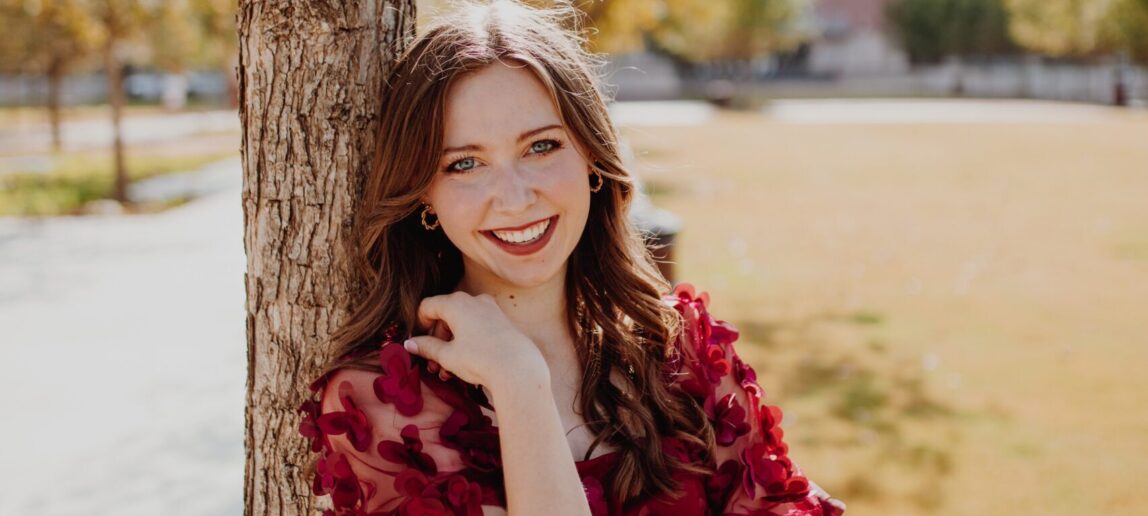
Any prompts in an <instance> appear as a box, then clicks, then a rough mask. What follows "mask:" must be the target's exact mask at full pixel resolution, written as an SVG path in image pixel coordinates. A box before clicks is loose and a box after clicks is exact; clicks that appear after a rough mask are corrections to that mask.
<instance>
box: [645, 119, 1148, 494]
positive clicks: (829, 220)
mask: <svg viewBox="0 0 1148 516" xmlns="http://www.w3.org/2000/svg"><path fill="white" fill-rule="evenodd" d="M623 132H624V134H625V135H626V137H627V138H628V140H629V141H630V142H631V144H632V145H633V147H634V149H635V151H636V152H637V155H638V161H637V164H636V168H637V172H638V173H639V174H641V175H642V177H643V178H644V180H645V181H646V182H647V183H648V187H649V189H650V190H651V191H652V192H653V193H654V194H655V195H654V198H655V202H656V203H657V204H658V205H659V206H660V207H663V208H667V209H669V210H671V211H673V212H675V213H676V214H678V215H680V216H681V217H682V218H683V219H684V221H685V227H684V230H683V232H682V233H681V234H680V235H679V238H678V246H677V249H676V253H677V255H676V258H677V262H678V266H677V274H678V279H680V280H685V281H689V282H692V283H694V284H695V285H697V286H698V288H699V289H700V290H707V291H709V292H710V294H711V296H712V298H713V301H712V309H713V312H714V314H715V315H716V316H717V317H719V318H722V319H726V320H729V321H731V322H733V323H734V324H735V325H736V326H738V327H739V328H740V329H741V330H742V340H741V344H740V347H739V350H740V352H741V353H742V355H743V356H745V357H747V358H748V359H749V360H750V361H751V362H752V363H753V364H754V365H755V367H757V369H758V371H759V375H760V376H761V377H762V378H761V380H762V384H763V386H764V387H765V388H766V390H767V392H768V393H769V399H770V400H771V401H772V402H774V403H777V404H779V405H781V406H782V407H783V409H785V412H786V423H785V428H786V432H787V436H788V437H787V439H788V440H789V441H790V444H791V448H792V452H791V453H792V456H793V457H794V459H795V460H796V461H797V462H798V463H800V464H802V465H803V467H804V468H805V470H806V471H807V473H808V474H809V476H810V477H811V478H813V479H814V480H816V481H818V482H819V483H821V484H822V485H823V486H825V487H826V488H827V489H828V490H829V491H830V492H831V493H833V494H835V495H837V496H839V497H841V498H843V499H844V500H845V501H846V502H847V503H849V504H850V512H851V513H852V514H921V513H940V514H969V515H973V514H976V515H982V514H1022V513H1023V514H1034V513H1039V514H1064V515H1069V514H1106V513H1113V514H1120V513H1124V514H1128V513H1136V512H1139V511H1143V510H1145V509H1144V508H1145V507H1148V491H1146V490H1144V489H1142V486H1141V485H1142V483H1143V479H1145V478H1148V409H1145V405H1144V403H1143V402H1142V401H1140V398H1142V397H1143V396H1144V395H1145V394H1148V376H1146V375H1145V374H1144V369H1145V367H1146V366H1148V327H1146V326H1148V115H1146V114H1144V113H1142V112H1141V113H1137V112H1124V111H1116V110H1113V111H1112V112H1110V113H1108V114H1107V115H1106V116H1104V117H1103V119H1102V120H1099V121H1092V122H1089V123H1077V122H1072V123H1070V122H1064V123H1061V124H1059V125H1058V124H1048V123H1045V124H1022V123H1013V124H974V123H965V124H900V125H898V124H820V125H818V124H808V125H803V124H790V123H782V122H779V121H773V120H771V119H769V118H768V117H767V116H764V115H760V114H754V113H722V114H719V116H718V117H717V118H716V119H715V120H714V121H713V122H712V123H709V124H706V125H704V126H692V127H641V128H630V129H626V130H624V131H623Z"/></svg>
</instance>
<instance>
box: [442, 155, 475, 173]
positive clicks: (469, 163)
mask: <svg viewBox="0 0 1148 516" xmlns="http://www.w3.org/2000/svg"><path fill="white" fill-rule="evenodd" d="M476 166H478V162H476V161H475V159H474V158H462V159H460V160H458V161H456V162H454V163H451V164H450V165H447V167H446V169H447V171H449V172H462V171H464V170H470V169H472V168H474V167H476Z"/></svg>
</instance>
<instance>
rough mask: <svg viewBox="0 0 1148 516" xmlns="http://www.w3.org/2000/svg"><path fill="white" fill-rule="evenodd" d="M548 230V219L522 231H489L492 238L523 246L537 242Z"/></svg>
mask: <svg viewBox="0 0 1148 516" xmlns="http://www.w3.org/2000/svg"><path fill="white" fill-rule="evenodd" d="M548 228H550V219H546V220H544V221H542V222H539V223H538V224H535V225H533V226H530V227H528V228H526V229H524V230H522V231H491V233H494V236H496V237H498V239H499V240H502V241H503V242H507V243H511V244H525V243H527V242H531V241H534V240H537V239H538V237H540V236H542V234H543V233H545V232H546V230H547V229H548Z"/></svg>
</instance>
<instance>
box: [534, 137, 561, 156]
mask: <svg viewBox="0 0 1148 516" xmlns="http://www.w3.org/2000/svg"><path fill="white" fill-rule="evenodd" d="M561 146H562V144H560V143H558V141H557V140H538V141H536V142H534V144H532V145H531V146H530V151H531V152H533V153H535V154H546V153H547V152H550V151H552V150H555V149H558V148H561Z"/></svg>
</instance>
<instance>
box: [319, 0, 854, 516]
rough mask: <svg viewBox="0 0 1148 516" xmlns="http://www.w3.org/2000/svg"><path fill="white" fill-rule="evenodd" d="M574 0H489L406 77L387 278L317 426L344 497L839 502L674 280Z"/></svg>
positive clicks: (387, 194) (401, 82) (378, 215)
mask: <svg viewBox="0 0 1148 516" xmlns="http://www.w3.org/2000/svg"><path fill="white" fill-rule="evenodd" d="M568 16H569V13H565V12H546V11H540V10H535V9H532V8H528V7H524V6H522V5H520V4H517V3H515V2H508V1H496V2H493V3H490V4H489V5H466V6H463V7H461V8H459V9H458V11H457V12H456V14H455V15H454V16H452V17H450V18H448V19H443V20H441V21H440V23H439V24H438V25H436V26H434V27H432V28H430V29H429V30H428V31H427V32H426V33H425V34H423V35H422V36H421V37H420V38H418V39H417V40H416V41H415V42H414V43H413V44H412V46H411V48H410V50H409V51H408V52H407V53H406V55H404V56H403V57H402V58H401V59H400V61H399V62H398V63H397V64H396V67H395V69H394V71H393V72H392V75H391V77H390V79H389V80H388V82H387V84H388V86H387V88H386V90H385V92H384V95H385V103H384V105H385V109H384V112H383V114H382V125H381V129H380V135H379V142H378V146H379V147H378V150H379V152H378V153H377V155H378V161H377V162H376V163H375V166H374V169H373V170H372V172H371V174H370V175H369V177H368V180H367V184H366V185H364V192H363V193H364V200H363V204H362V206H364V207H366V208H365V209H364V211H363V212H362V213H360V214H359V217H358V219H357V220H358V221H357V231H358V233H359V235H360V236H361V241H360V245H361V252H362V261H361V266H362V267H363V274H364V277H366V278H368V284H367V289H366V295H365V297H364V298H363V299H362V300H361V301H360V302H359V303H358V304H357V308H356V309H355V310H354V311H353V312H352V313H351V315H350V316H349V317H348V319H347V320H346V321H344V323H343V326H342V327H341V329H340V331H339V332H338V333H336V335H335V336H334V337H333V342H332V345H333V346H335V348H336V357H337V358H336V360H335V361H333V362H332V363H331V364H328V366H327V367H326V369H325V372H324V374H323V375H322V376H321V377H320V378H319V379H317V380H316V381H315V382H314V383H313V384H312V386H311V387H312V390H313V391H314V392H315V393H316V395H317V397H316V399H313V400H311V401H309V402H308V403H306V404H304V406H303V407H302V412H303V414H304V421H303V423H302V426H301V427H300V431H301V432H302V433H303V434H304V435H305V436H307V437H308V438H310V439H311V440H312V450H313V451H315V452H317V453H319V457H318V460H317V462H316V464H315V467H314V473H315V483H314V487H313V489H314V492H315V494H316V495H324V494H329V495H331V499H332V502H333V503H334V507H335V514H366V513H370V514H375V513H380V514H390V513H402V514H477V513H479V512H481V513H485V514H500V513H506V512H510V513H512V514H519V513H521V514H542V513H547V514H551V515H559V514H583V515H584V514H654V513H668V514H685V515H691V514H711V513H722V514H725V513H736V514H750V513H752V514H786V515H791V516H792V515H801V514H806V515H821V514H839V513H840V512H841V511H842V509H841V507H842V506H841V505H840V504H839V502H836V501H834V500H831V499H829V497H828V495H826V494H825V493H824V492H822V491H820V490H819V489H818V488H817V487H816V486H815V485H814V484H812V483H811V482H809V481H808V480H807V479H806V478H805V476H804V475H803V474H802V472H801V470H800V469H799V468H798V467H797V466H796V465H794V464H793V463H792V462H791V461H790V460H789V458H788V457H787V447H786V445H785V443H784V441H783V440H782V432H781V429H780V427H779V426H778V425H779V423H780V417H781V415H780V411H779V410H777V408H776V407H770V406H767V405H763V404H762V396H763V394H762V392H761V388H760V387H759V386H758V384H757V383H756V377H755V374H754V372H753V369H752V368H750V367H748V366H747V365H745V364H744V363H742V362H741V360H740V359H739V358H738V356H737V354H736V353H735V352H734V349H733V342H734V341H735V340H736V338H737V332H736V330H735V329H734V328H733V327H731V326H729V325H728V324H726V323H724V322H722V321H720V320H717V319H715V318H713V317H712V316H710V315H709V314H708V312H707V303H708V297H707V296H706V295H705V294H704V293H702V294H698V293H696V292H695V291H694V290H693V288H692V287H691V286H689V285H679V286H678V287H677V288H674V289H671V287H670V285H669V284H668V283H667V282H666V281H665V279H664V278H662V277H661V276H660V275H659V274H658V272H657V269H656V267H655V266H654V264H653V261H652V260H651V258H650V255H649V254H648V251H647V249H646V246H645V245H644V242H643V241H642V237H641V235H640V234H639V233H638V232H637V231H636V230H635V229H634V228H633V227H632V226H631V224H630V222H629V218H628V217H627V216H626V214H627V210H628V208H629V206H630V203H631V201H632V196H633V195H634V187H633V183H632V180H631V178H630V175H629V173H628V171H627V170H626V169H625V167H624V166H623V164H622V162H621V159H620V157H619V152H618V140H617V135H616V133H615V130H614V127H613V125H612V124H611V123H610V120H609V118H608V116H607V111H606V106H605V102H604V99H603V97H602V95H601V94H600V92H599V90H598V88H597V82H596V80H595V78H594V77H593V75H592V74H591V73H590V64H591V62H592V61H591V60H590V56H588V55H587V54H585V53H584V52H583V51H582V50H581V48H580V47H579V45H578V40H577V39H576V38H575V37H574V34H573V33H571V32H568V31H566V30H565V29H563V25H562V24H563V22H564V20H570V19H572V18H568Z"/></svg>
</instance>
